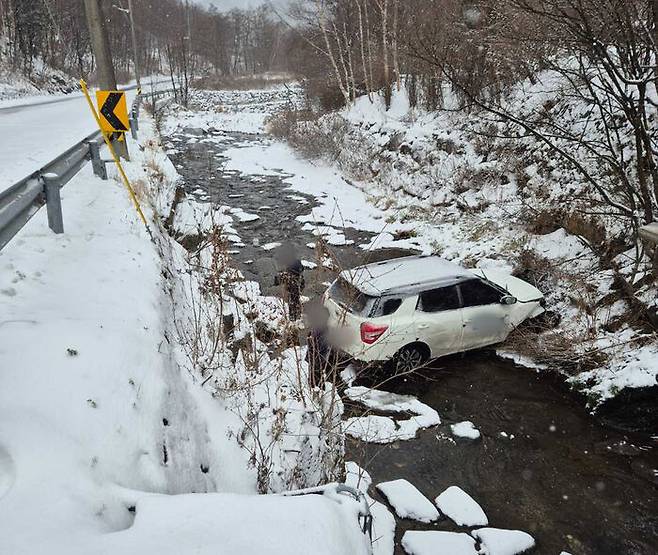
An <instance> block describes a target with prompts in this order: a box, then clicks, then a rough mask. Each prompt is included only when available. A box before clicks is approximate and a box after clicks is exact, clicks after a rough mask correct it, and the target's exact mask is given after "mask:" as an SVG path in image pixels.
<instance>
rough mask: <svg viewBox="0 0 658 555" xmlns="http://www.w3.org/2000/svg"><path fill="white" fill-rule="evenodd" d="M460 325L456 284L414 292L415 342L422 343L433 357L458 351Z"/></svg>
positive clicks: (459, 348) (459, 307)
mask: <svg viewBox="0 0 658 555" xmlns="http://www.w3.org/2000/svg"><path fill="white" fill-rule="evenodd" d="M462 326H463V324H462V316H461V306H460V301H459V293H458V291H457V287H456V286H454V285H452V286H449V287H440V288H437V289H430V290H427V291H423V292H421V293H420V294H419V295H418V304H417V306H416V312H415V313H414V329H415V334H416V341H422V342H423V343H426V344H427V345H428V346H429V348H430V351H431V353H432V357H433V358H435V357H440V356H443V355H448V354H452V353H456V352H459V351H460V350H461V348H462V347H461V345H462V330H463V327H462Z"/></svg>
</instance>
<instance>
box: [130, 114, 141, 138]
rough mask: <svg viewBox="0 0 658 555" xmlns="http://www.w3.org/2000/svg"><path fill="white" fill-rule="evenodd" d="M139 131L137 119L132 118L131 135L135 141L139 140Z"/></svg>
mask: <svg viewBox="0 0 658 555" xmlns="http://www.w3.org/2000/svg"><path fill="white" fill-rule="evenodd" d="M138 130H139V127H138V125H137V118H135V117H132V118H131V119H130V135H131V136H132V138H133V139H134V140H137V131H138Z"/></svg>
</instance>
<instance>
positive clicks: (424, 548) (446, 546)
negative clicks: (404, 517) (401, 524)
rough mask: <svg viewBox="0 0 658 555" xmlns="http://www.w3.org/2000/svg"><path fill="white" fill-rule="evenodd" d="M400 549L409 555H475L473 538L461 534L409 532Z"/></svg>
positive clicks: (406, 533) (428, 531)
mask: <svg viewBox="0 0 658 555" xmlns="http://www.w3.org/2000/svg"><path fill="white" fill-rule="evenodd" d="M402 547H403V548H404V551H405V552H406V553H408V554H409V555H477V551H476V550H475V541H474V540H473V538H471V537H470V536H469V535H468V534H464V533H461V532H443V531H439V530H427V531H425V530H410V531H408V532H405V533H404V536H402Z"/></svg>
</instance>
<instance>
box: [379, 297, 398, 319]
mask: <svg viewBox="0 0 658 555" xmlns="http://www.w3.org/2000/svg"><path fill="white" fill-rule="evenodd" d="M401 304H402V299H386V300H385V301H384V304H383V305H382V316H388V315H389V314H393V313H394V312H395V311H396V310H397V309H398V308H400V305H401Z"/></svg>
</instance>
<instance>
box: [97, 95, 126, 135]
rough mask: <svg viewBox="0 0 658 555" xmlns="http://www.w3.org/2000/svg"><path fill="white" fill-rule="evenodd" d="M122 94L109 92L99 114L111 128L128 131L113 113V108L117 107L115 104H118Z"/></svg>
mask: <svg viewBox="0 0 658 555" xmlns="http://www.w3.org/2000/svg"><path fill="white" fill-rule="evenodd" d="M122 96H123V95H122V93H118V92H112V93H110V94H109V95H108V96H107V98H106V99H105V102H103V106H102V107H101V114H103V116H104V117H105V119H106V120H107V122H108V123H109V124H110V125H111V126H112V128H113V129H116V130H117V131H128V128H127V127H126V126H125V125H124V124H123V122H122V121H121V120H120V119H119V118H118V117H117V115H116V114H115V113H114V109H115V108H116V107H117V104H119V100H121V97H122Z"/></svg>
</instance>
